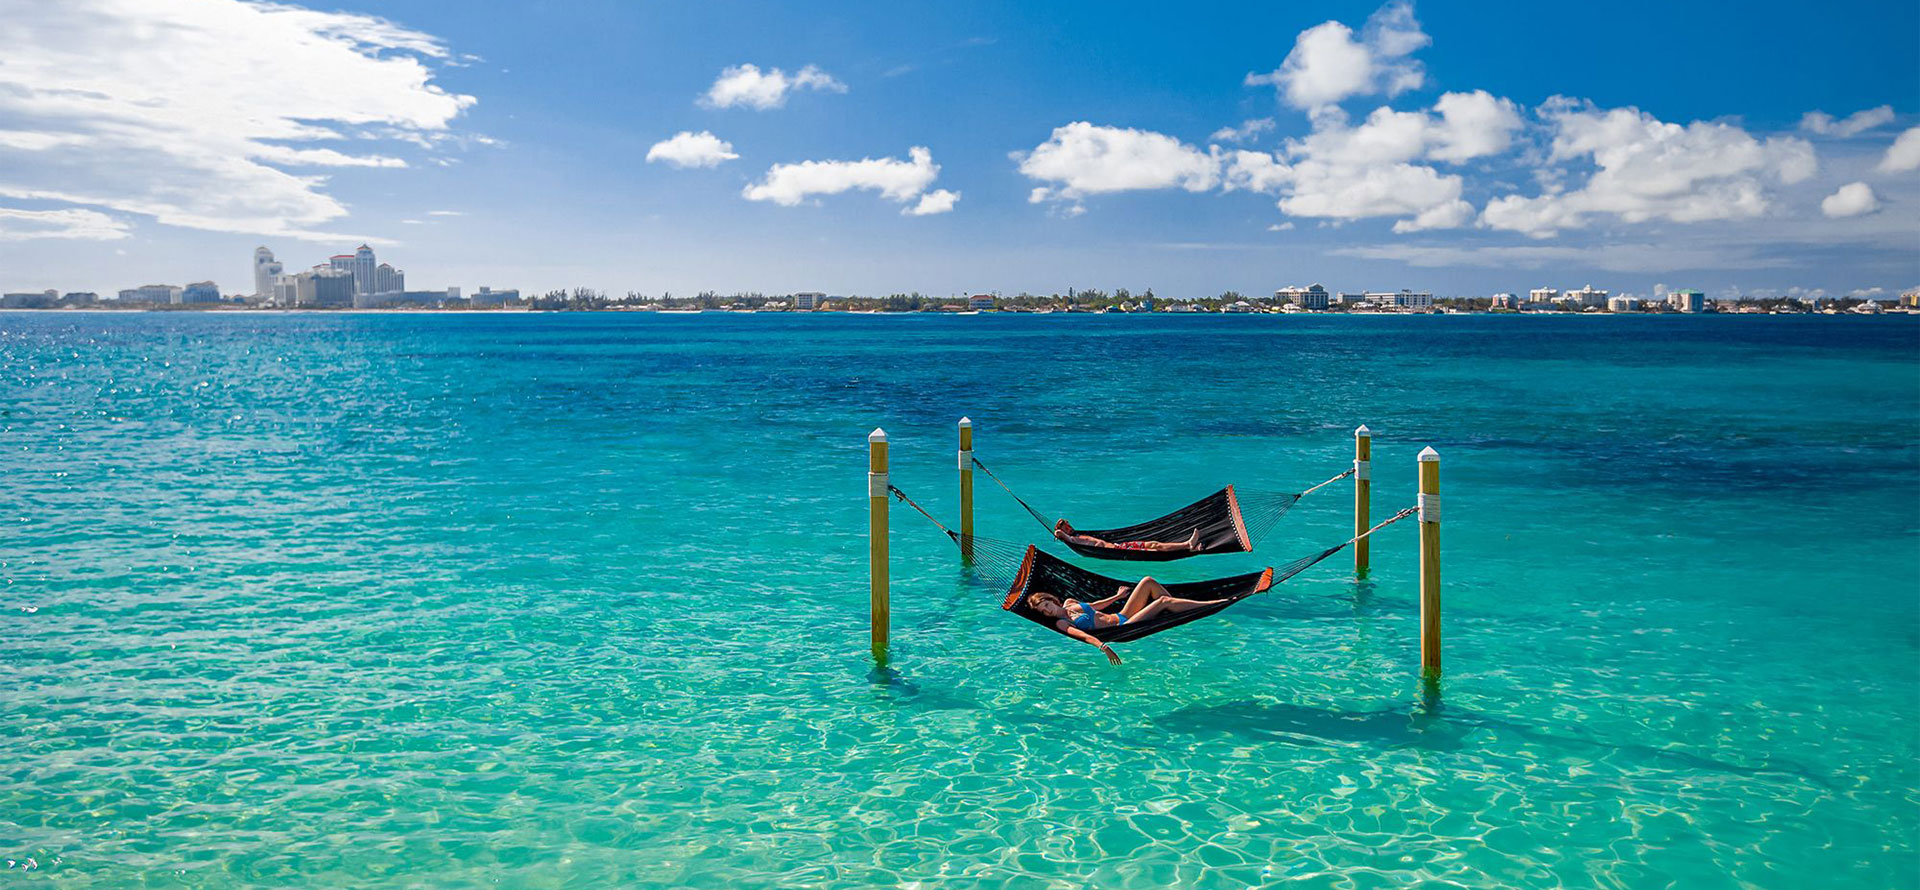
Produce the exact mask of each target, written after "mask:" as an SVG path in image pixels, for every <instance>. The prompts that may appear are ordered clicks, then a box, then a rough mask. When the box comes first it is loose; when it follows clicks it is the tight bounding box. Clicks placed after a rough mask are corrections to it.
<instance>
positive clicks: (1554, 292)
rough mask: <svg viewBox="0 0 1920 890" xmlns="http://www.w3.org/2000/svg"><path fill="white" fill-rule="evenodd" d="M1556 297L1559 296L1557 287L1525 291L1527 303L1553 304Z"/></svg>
mask: <svg viewBox="0 0 1920 890" xmlns="http://www.w3.org/2000/svg"><path fill="white" fill-rule="evenodd" d="M1558 296H1560V289H1559V288H1557V287H1536V288H1534V289H1533V290H1530V291H1527V302H1529V303H1540V304H1546V303H1551V302H1553V298H1555V297H1558Z"/></svg>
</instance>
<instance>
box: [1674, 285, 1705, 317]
mask: <svg viewBox="0 0 1920 890" xmlns="http://www.w3.org/2000/svg"><path fill="white" fill-rule="evenodd" d="M1667 305H1669V306H1672V307H1673V308H1675V309H1678V310H1680V311H1681V312H1705V311H1707V295H1706V294H1704V293H1701V292H1700V291H1697V290H1677V291H1670V292H1669V293H1668V294H1667Z"/></svg>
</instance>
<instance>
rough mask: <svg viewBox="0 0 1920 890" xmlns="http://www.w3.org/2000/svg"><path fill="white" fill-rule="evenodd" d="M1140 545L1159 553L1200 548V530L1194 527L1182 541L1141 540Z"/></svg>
mask: <svg viewBox="0 0 1920 890" xmlns="http://www.w3.org/2000/svg"><path fill="white" fill-rule="evenodd" d="M1140 546H1142V547H1145V548H1146V549H1148V550H1152V551H1155V552H1159V553H1169V552H1175V551H1178V552H1187V551H1191V550H1198V549H1200V530H1199V529H1197V528H1196V529H1194V530H1193V534H1191V535H1188V536H1187V538H1186V540H1184V541H1141V542H1140Z"/></svg>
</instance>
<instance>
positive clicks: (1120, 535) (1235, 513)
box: [973, 458, 1353, 562]
mask: <svg viewBox="0 0 1920 890" xmlns="http://www.w3.org/2000/svg"><path fill="white" fill-rule="evenodd" d="M973 465H974V466H976V467H979V468H980V469H981V470H983V471H985V472H986V474H987V478H989V479H992V480H993V481H994V482H995V483H997V484H998V485H999V486H1000V487H1001V488H1002V489H1004V490H1005V491H1006V493H1007V494H1008V495H1009V496H1011V497H1012V498H1013V499H1014V501H1015V502H1017V503H1018V504H1019V505H1020V506H1021V507H1023V508H1025V509H1026V511H1027V513H1028V514H1030V515H1032V516H1033V518H1034V519H1035V520H1037V521H1039V523H1040V524H1041V525H1042V526H1044V527H1045V528H1046V529H1047V532H1048V533H1049V534H1051V533H1052V532H1053V527H1054V524H1053V522H1052V521H1050V520H1049V519H1048V518H1047V517H1046V516H1045V515H1043V514H1041V512H1040V511H1038V510H1035V509H1034V508H1033V507H1032V505H1030V504H1028V503H1027V502H1026V501H1025V500H1024V499H1022V498H1021V497H1020V496H1019V495H1017V494H1014V493H1013V489H1012V488H1008V487H1007V483H1005V482H1002V481H1001V480H1000V477H999V476H996V475H994V472H993V471H992V470H989V469H987V465H986V464H983V463H981V462H980V459H979V458H974V459H973ZM1351 475H1353V469H1352V468H1348V469H1347V470H1346V471H1345V472H1342V473H1341V474H1339V475H1337V476H1335V477H1333V478H1332V479H1328V480H1327V481H1325V482H1322V483H1320V484H1319V485H1315V486H1313V487H1312V488H1309V489H1307V490H1306V491H1301V492H1260V493H1258V494H1255V495H1253V496H1252V497H1251V498H1249V502H1248V506H1250V507H1252V508H1253V517H1254V521H1253V525H1252V527H1251V528H1250V527H1249V525H1248V522H1247V518H1246V516H1245V515H1244V514H1242V513H1241V512H1240V496H1239V494H1238V493H1236V492H1235V491H1234V489H1233V486H1231V485H1229V486H1227V487H1225V488H1222V489H1220V490H1219V491H1216V492H1214V493H1213V494H1210V495H1207V496H1206V497H1203V498H1201V499H1199V500H1197V501H1194V502H1193V503H1191V504H1188V505H1186V506H1184V507H1181V508H1180V509H1178V510H1175V511H1173V512H1172V513H1168V514H1167V515H1165V516H1161V517H1159V518H1157V519H1149V520H1147V521H1145V522H1136V523H1134V524H1133V525H1123V526H1119V527H1117V528H1097V529H1081V528H1076V529H1074V532H1075V533H1076V534H1079V535H1086V536H1090V537H1094V538H1098V539H1100V540H1101V541H1104V542H1107V543H1104V544H1086V543H1082V542H1078V541H1061V542H1060V543H1062V544H1065V545H1067V547H1068V548H1070V549H1072V550H1073V552H1075V553H1078V554H1080V555H1081V556H1091V557H1093V558H1095V559H1112V560H1127V561H1133V562H1168V561H1171V560H1175V559H1185V558H1187V557H1189V556H1205V555H1208V554H1213V553H1250V552H1252V551H1253V539H1254V538H1256V537H1258V536H1260V535H1262V534H1265V533H1266V531H1267V529H1269V528H1272V527H1273V524H1274V523H1275V522H1278V521H1279V520H1280V517H1281V516H1284V515H1286V512H1287V511H1288V510H1291V509H1293V505H1294V504H1295V503H1297V502H1298V501H1299V500H1300V499H1301V498H1303V497H1306V496H1307V495H1309V494H1312V493H1313V492H1315V491H1318V490H1319V489H1321V488H1325V487H1326V486H1328V485H1332V484H1333V483H1335V482H1338V481H1340V480H1342V479H1345V478H1347V477H1348V476H1351ZM1196 531H1198V532H1199V533H1200V541H1199V546H1198V547H1197V548H1196V549H1192V550H1187V549H1178V550H1148V549H1138V548H1132V547H1124V546H1120V545H1122V544H1124V543H1129V542H1143V541H1173V542H1179V541H1185V540H1187V539H1188V538H1189V537H1190V536H1192V535H1193V533H1194V532H1196Z"/></svg>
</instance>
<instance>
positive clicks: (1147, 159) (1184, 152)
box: [1013, 121, 1220, 204]
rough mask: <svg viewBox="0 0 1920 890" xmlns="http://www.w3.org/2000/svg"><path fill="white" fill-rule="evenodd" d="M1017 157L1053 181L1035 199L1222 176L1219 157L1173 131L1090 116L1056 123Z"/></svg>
mask: <svg viewBox="0 0 1920 890" xmlns="http://www.w3.org/2000/svg"><path fill="white" fill-rule="evenodd" d="M1013 157H1014V158H1015V159H1016V160H1018V161H1019V162H1020V172H1021V173H1022V174H1025V175H1026V176H1027V177H1028V178H1029V179H1037V180H1040V181H1042V182H1049V183H1054V185H1051V186H1043V187H1040V188H1036V189H1034V190H1033V191H1032V193H1030V194H1029V196H1028V200H1029V201H1032V202H1034V203H1036V204H1037V203H1039V202H1041V201H1046V200H1050V199H1051V200H1061V201H1069V202H1078V201H1079V200H1080V199H1081V198H1083V197H1086V196H1087V195H1097V194H1104V193H1107V192H1123V191H1135V190H1142V189H1161V188H1175V187H1178V188H1184V189H1186V190H1187V191H1190V192H1202V191H1206V190H1208V189H1211V188H1213V187H1214V185H1216V184H1217V183H1218V182H1219V181H1220V162H1219V160H1218V159H1217V158H1215V157H1214V156H1213V155H1211V154H1209V153H1207V152H1204V151H1201V150H1200V149H1197V148H1194V147H1193V146H1191V145H1187V144H1185V143H1183V142H1181V141H1180V140H1178V139H1175V138H1173V137H1172V136H1168V135H1166V134H1164V133H1155V132H1152V131H1149V130H1133V129H1127V128H1123V127H1102V126H1095V125H1093V124H1090V123H1087V122H1086V121H1075V122H1073V123H1070V124H1067V125H1066V126H1063V127H1055V128H1054V130H1053V135H1052V136H1050V137H1049V138H1048V139H1047V141H1045V142H1042V143H1040V145H1038V146H1036V147H1035V148H1034V149H1033V150H1032V151H1028V152H1015V153H1014V155H1013Z"/></svg>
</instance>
